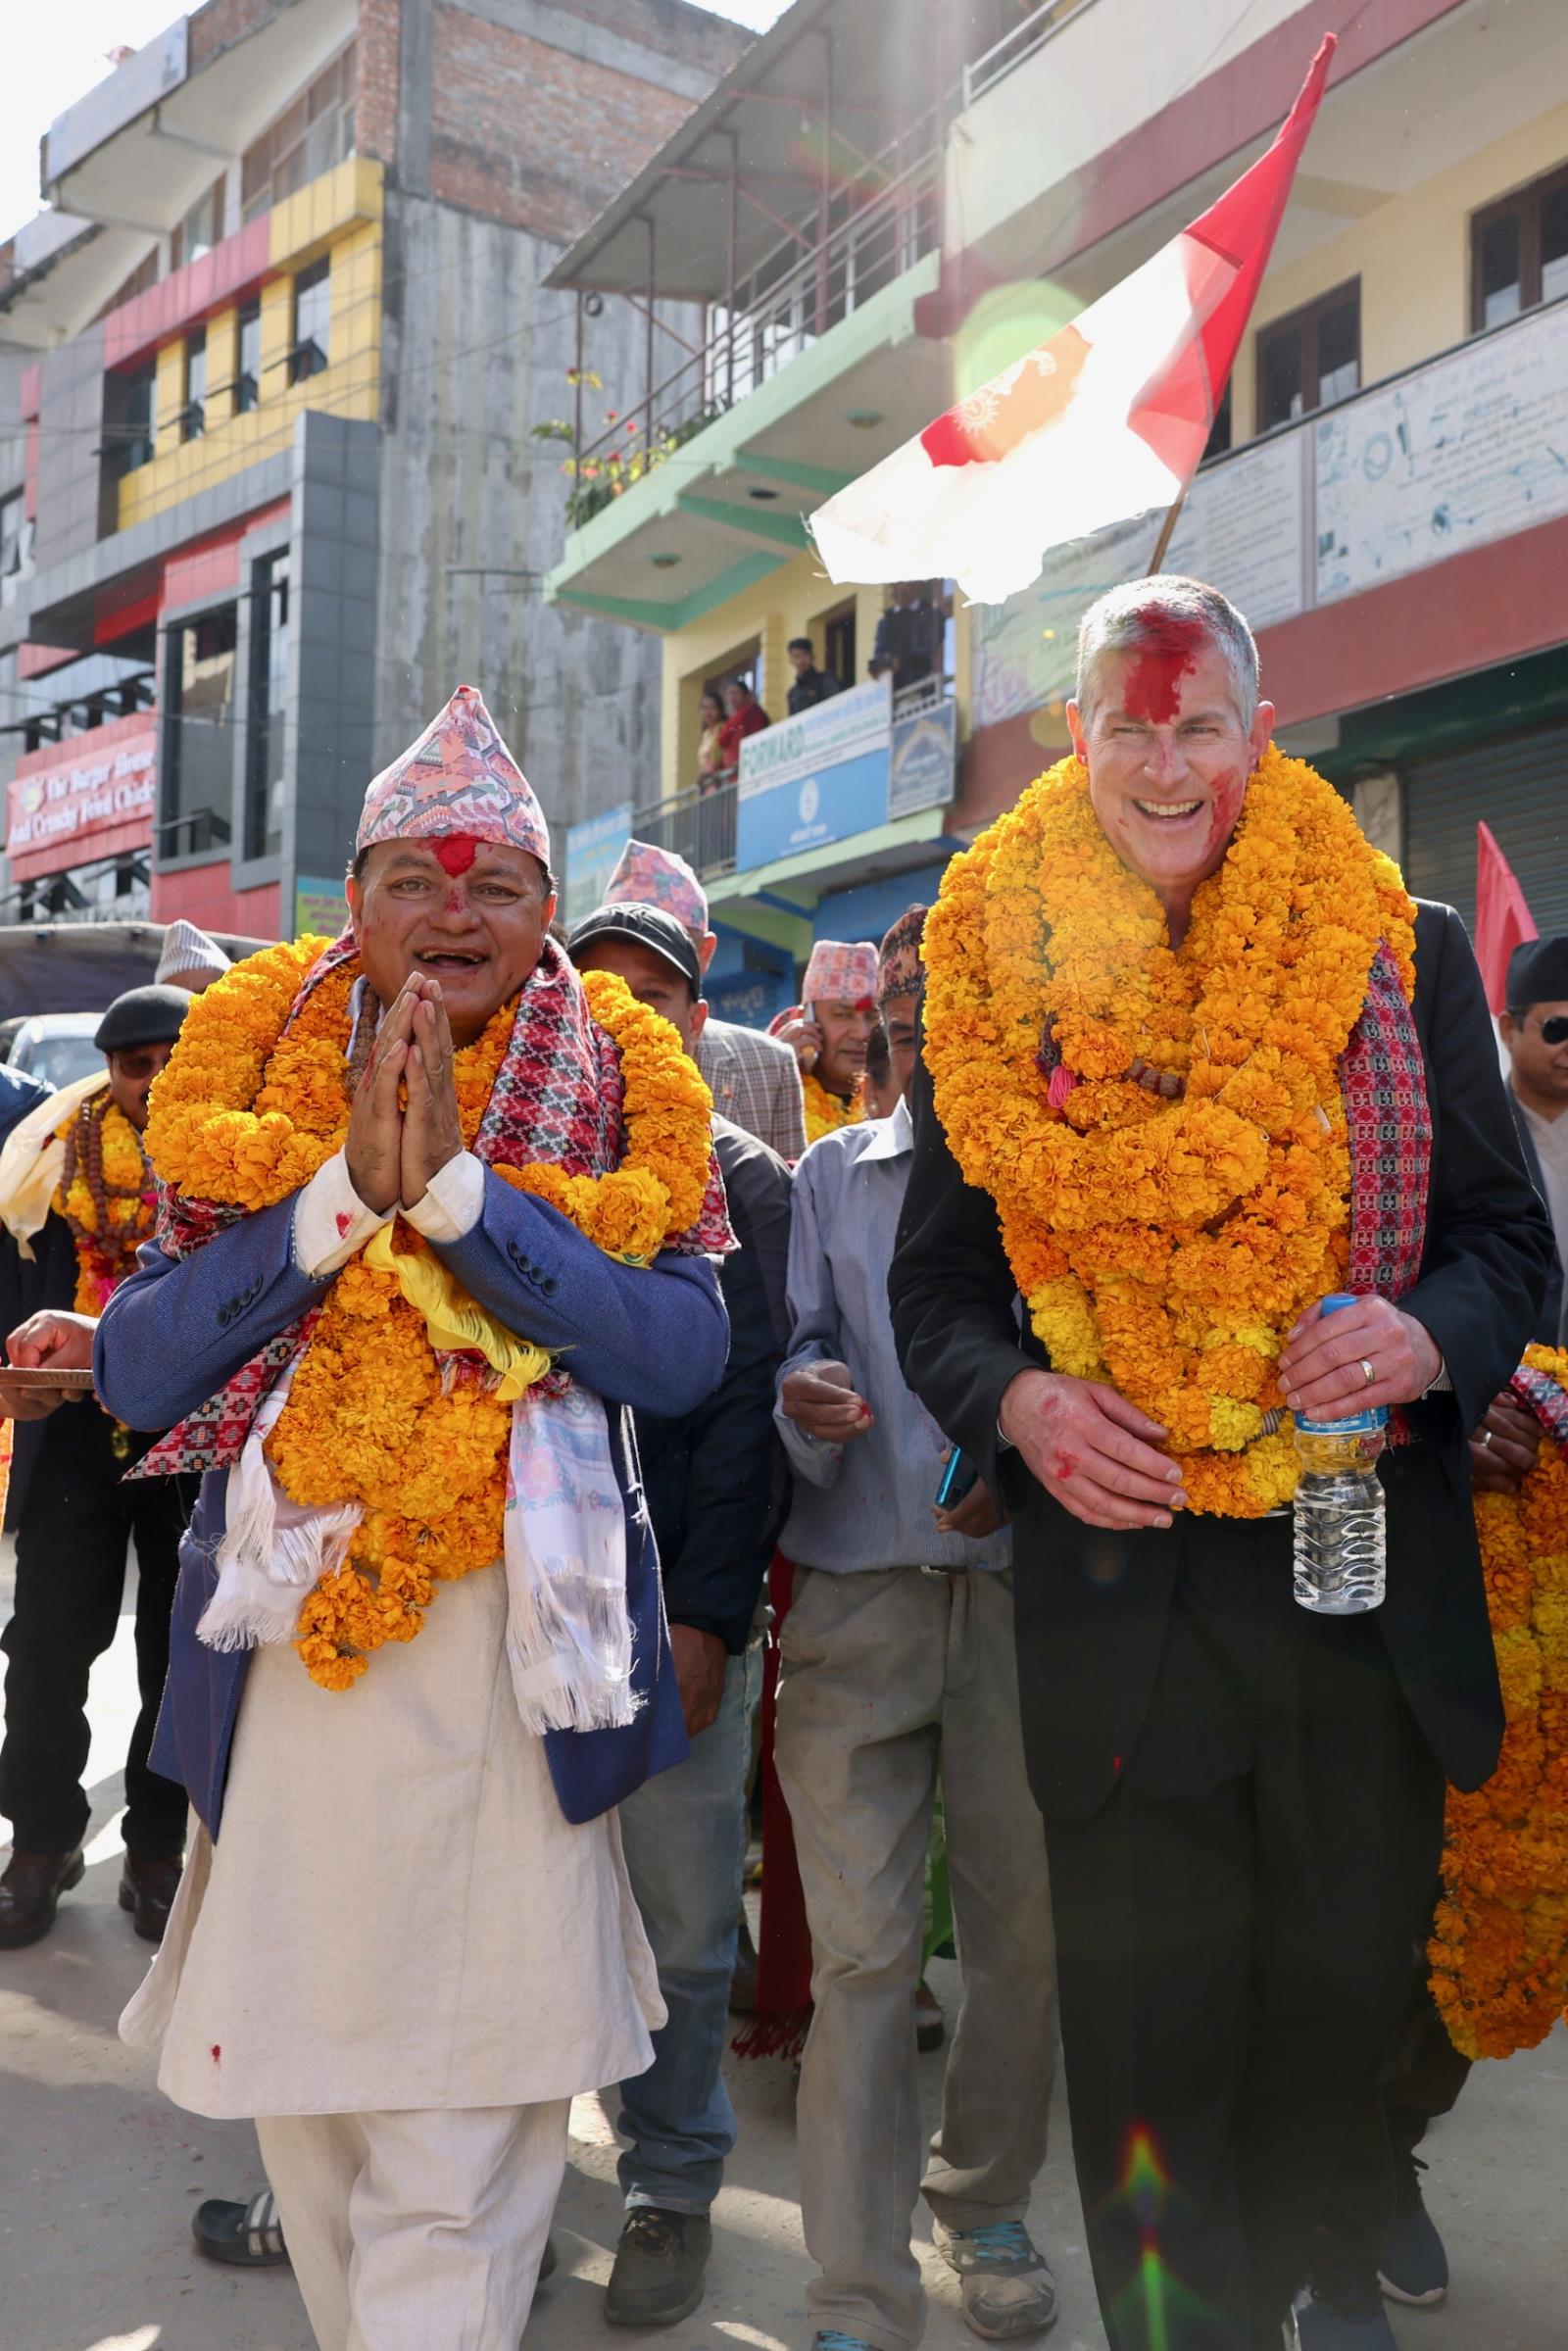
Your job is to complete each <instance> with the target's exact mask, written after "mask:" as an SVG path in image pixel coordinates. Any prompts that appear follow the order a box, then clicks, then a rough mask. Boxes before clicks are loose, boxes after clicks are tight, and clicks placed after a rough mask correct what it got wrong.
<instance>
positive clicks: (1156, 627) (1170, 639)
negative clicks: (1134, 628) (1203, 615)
mask: <svg viewBox="0 0 1568 2351" xmlns="http://www.w3.org/2000/svg"><path fill="white" fill-rule="evenodd" d="M1136 617H1137V621H1138V626H1139V631H1140V634H1141V637H1142V640H1143V641H1142V643H1141V644H1140V646H1139V648H1138V650H1137V652H1136V653H1134V654H1133V656H1132V657H1131V659H1130V661H1128V664H1127V682H1126V686H1125V688H1124V690H1123V695H1122V699H1123V702H1124V703H1125V705H1126V710H1127V715H1128V717H1129V718H1147V719H1148V720H1149V722H1150V724H1151V725H1152V726H1168V725H1169V723H1170V721H1171V720H1172V719H1173V718H1174V717H1175V715H1176V711H1177V709H1178V707H1179V705H1180V702H1181V698H1182V679H1183V678H1184V677H1187V676H1189V675H1190V674H1191V673H1192V671H1193V670H1194V669H1196V668H1197V666H1198V656H1199V653H1200V651H1201V647H1202V645H1203V643H1204V635H1205V632H1204V629H1203V624H1202V622H1201V620H1193V619H1188V618H1187V617H1186V616H1185V615H1183V614H1180V613H1177V612H1161V610H1160V609H1159V607H1158V606H1157V605H1145V606H1143V607H1142V608H1141V609H1140V611H1139V612H1138V613H1137V615H1136Z"/></svg>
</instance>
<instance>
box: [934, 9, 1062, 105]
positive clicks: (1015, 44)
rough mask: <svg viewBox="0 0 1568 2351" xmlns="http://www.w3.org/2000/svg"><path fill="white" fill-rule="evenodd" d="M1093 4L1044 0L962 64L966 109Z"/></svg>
mask: <svg viewBox="0 0 1568 2351" xmlns="http://www.w3.org/2000/svg"><path fill="white" fill-rule="evenodd" d="M1093 6H1094V0H1046V4H1045V6H1044V7H1043V8H1037V9H1036V10H1035V11H1034V13H1033V15H1032V16H1027V17H1025V19H1024V21H1023V23H1022V24H1015V25H1014V26H1013V28H1012V30H1011V31H1010V32H1008V33H1005V34H1004V35H1003V37H1002V39H1001V40H1000V41H998V42H997V43H996V45H995V46H994V47H993V48H990V49H988V50H987V51H986V53H985V55H984V56H983V57H977V58H976V59H975V61H974V63H973V65H969V66H965V67H964V69H963V103H964V108H965V110H966V111H967V109H968V108H969V107H971V106H973V104H974V102H975V100H976V99H977V98H978V97H979V96H980V94H981V92H982V91H984V90H989V89H990V88H991V87H992V86H993V84H994V83H996V82H999V81H1001V80H1002V79H1003V78H1004V77H1005V75H1006V74H1008V73H1011V72H1012V69H1013V67H1014V66H1021V65H1022V64H1023V61H1024V59H1025V58H1026V57H1033V56H1034V54H1035V51H1036V50H1037V49H1043V48H1044V47H1045V45H1046V43H1047V41H1049V40H1052V39H1053V38H1054V36H1055V34H1057V33H1058V32H1060V31H1061V30H1062V28H1063V26H1064V25H1067V24H1071V22H1072V20H1073V18H1074V17H1078V16H1082V14H1083V12H1084V10H1085V9H1086V8H1092V7H1093Z"/></svg>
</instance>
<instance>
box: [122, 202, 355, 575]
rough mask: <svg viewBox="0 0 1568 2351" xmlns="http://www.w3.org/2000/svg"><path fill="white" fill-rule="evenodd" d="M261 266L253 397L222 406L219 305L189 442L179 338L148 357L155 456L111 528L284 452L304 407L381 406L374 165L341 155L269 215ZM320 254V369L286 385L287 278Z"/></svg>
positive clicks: (229, 343) (225, 319)
mask: <svg viewBox="0 0 1568 2351" xmlns="http://www.w3.org/2000/svg"><path fill="white" fill-rule="evenodd" d="M323 252H324V253H326V254H327V255H328V256H329V258H330V264H331V270H330V284H331V324H330V330H329V344H328V352H329V365H328V366H327V367H324V368H323V369H322V370H321V372H320V373H319V375H312V376H308V377H307V378H306V379H305V381H304V382H303V383H297V384H291V383H290V382H289V380H288V368H287V367H286V365H285V364H284V359H285V354H286V353H287V352H288V350H289V348H290V346H291V344H292V342H293V326H294V277H295V274H296V272H297V271H298V270H299V269H303V268H304V267H305V266H306V265H307V264H308V263H309V262H311V261H314V260H316V259H317V258H318V257H319V255H320V254H321V253H323ZM269 266H270V269H272V270H273V271H275V272H280V273H278V274H274V275H271V276H269V277H268V278H266V279H265V280H264V281H263V285H262V289H261V306H262V318H261V326H262V366H261V375H260V379H259V380H260V390H261V398H260V401H259V404H258V405H257V407H255V408H253V409H249V410H247V411H246V412H245V414H244V415H242V416H236V415H235V414H234V413H233V399H232V393H231V392H228V391H224V390H222V389H221V387H223V386H227V385H232V383H233V380H234V376H235V373H236V364H237V359H238V337H239V315H238V312H237V310H235V309H229V310H225V311H221V312H220V313H219V314H218V315H217V317H215V318H212V319H210V320H209V322H208V328H207V355H208V356H207V380H208V383H209V385H210V386H212V387H213V390H214V391H215V392H216V393H217V394H218V397H216V398H209V400H208V403H207V429H206V431H205V432H204V433H203V435H202V437H201V439H200V440H197V441H181V440H180V437H179V430H178V427H177V425H176V424H175V423H174V421H173V419H174V417H175V416H177V415H178V413H179V411H180V410H181V409H182V408H183V407H184V405H185V356H184V354H185V337H184V335H183V333H181V334H179V335H177V336H176V337H175V338H174V340H173V341H172V342H171V343H167V344H165V345H164V347H163V349H162V350H161V351H160V352H159V354H158V359H157V367H158V408H157V417H158V434H157V455H156V457H155V458H154V459H153V461H152V463H151V464H150V465H140V466H138V467H137V469H136V471H135V472H134V473H127V474H126V475H125V477H124V479H123V481H122V483H121V484H120V528H121V529H122V530H127V529H128V528H129V527H130V525H131V524H132V523H133V522H143V521H145V520H146V519H147V517H148V516H149V515H151V514H162V512H163V511H164V509H165V508H166V507H171V506H174V505H176V504H177V503H178V502H179V501H180V500H181V499H184V498H189V497H191V496H192V495H193V494H194V493H195V492H196V491H198V490H205V489H210V488H211V487H212V486H213V484H214V483H215V482H220V481H223V480H226V479H227V477H228V476H229V475H230V474H232V473H238V472H240V471H242V470H243V469H244V468H245V467H246V466H247V465H256V464H257V463H258V462H259V461H260V460H262V459H263V458H268V457H272V456H274V455H276V454H277V453H278V452H279V451H281V450H284V449H286V448H288V446H289V444H290V442H291V441H292V439H293V434H294V419H295V417H296V416H298V415H299V414H300V412H301V411H302V410H303V409H307V408H309V409H315V410H317V411H322V410H325V411H328V412H329V413H330V414H332V415H334V416H352V417H358V418H366V417H374V416H376V415H377V414H378V413H379V405H380V338H381V168H380V166H379V165H378V164H373V163H368V162H366V161H364V160H361V159H352V158H351V160H350V161H349V162H347V163H344V164H339V165H338V167H337V169H336V170H335V171H324V172H323V173H322V174H321V176H320V178H319V179H317V180H313V181H312V182H311V184H310V186H309V187H305V188H302V189H301V190H300V192H299V194H298V195H297V196H290V197H289V198H288V199H287V200H286V201H285V202H284V203H282V204H280V205H278V206H277V207H276V208H275V210H274V211H273V212H272V214H271V215H270V265H269Z"/></svg>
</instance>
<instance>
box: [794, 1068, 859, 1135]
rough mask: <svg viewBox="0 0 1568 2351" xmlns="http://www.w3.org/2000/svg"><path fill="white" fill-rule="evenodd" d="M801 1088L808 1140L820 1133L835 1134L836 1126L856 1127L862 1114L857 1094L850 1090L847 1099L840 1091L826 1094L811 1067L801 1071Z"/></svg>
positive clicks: (837, 1127) (837, 1128) (826, 1091)
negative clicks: (804, 1104)
mask: <svg viewBox="0 0 1568 2351" xmlns="http://www.w3.org/2000/svg"><path fill="white" fill-rule="evenodd" d="M801 1091H802V1093H803V1094H804V1095H805V1097H806V1140H807V1142H808V1143H815V1142H816V1141H817V1139H818V1137H819V1136H822V1135H836V1134H837V1133H838V1130H839V1128H840V1127H858V1125H859V1124H860V1122H861V1120H862V1119H863V1118H864V1116H865V1104H864V1102H861V1100H860V1098H859V1096H858V1094H852V1095H851V1096H850V1098H849V1100H848V1102H846V1101H845V1099H844V1097H843V1095H842V1094H829V1092H828V1090H827V1088H826V1087H825V1086H824V1085H823V1083H822V1081H821V1079H820V1078H819V1077H818V1076H817V1074H816V1072H815V1070H814V1069H807V1070H803V1071H802V1073H801Z"/></svg>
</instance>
